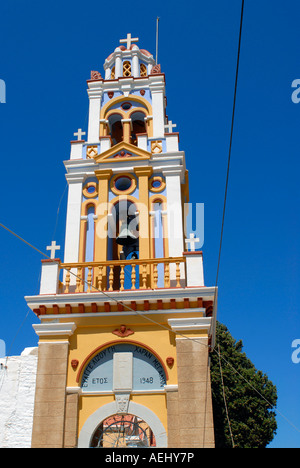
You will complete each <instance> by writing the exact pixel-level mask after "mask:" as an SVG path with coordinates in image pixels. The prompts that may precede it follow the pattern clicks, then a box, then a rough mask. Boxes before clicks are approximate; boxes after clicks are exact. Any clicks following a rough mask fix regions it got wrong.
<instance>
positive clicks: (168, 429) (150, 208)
mask: <svg viewBox="0 0 300 468" xmlns="http://www.w3.org/2000/svg"><path fill="white" fill-rule="evenodd" d="M137 42H138V38H132V37H131V34H128V35H127V38H126V39H121V40H120V45H119V46H118V47H117V48H116V49H115V50H114V52H113V53H112V54H110V55H109V56H108V57H107V59H106V60H105V63H104V76H102V74H101V73H100V72H98V71H92V72H91V77H90V79H89V80H88V81H87V88H88V89H87V93H88V98H89V121H88V129H87V132H84V131H83V130H82V129H78V131H77V132H76V133H74V136H75V137H76V138H75V139H74V140H72V141H71V153H70V158H69V159H68V160H66V161H65V163H64V164H65V168H66V179H67V182H68V186H69V191H68V205H67V219H66V234H65V246H64V259H63V262H62V261H61V259H59V258H54V257H56V256H58V254H56V249H57V248H58V247H56V245H55V244H52V246H51V248H49V249H51V259H49V260H43V261H42V276H41V286H40V294H39V295H38V296H28V297H26V301H27V303H28V305H29V307H30V308H31V309H32V310H33V311H34V312H35V313H36V315H37V316H38V317H39V319H40V323H39V324H38V325H34V328H35V331H36V333H37V335H38V336H39V360H38V374H37V384H36V400H35V413H34V424H33V435H32V446H33V447H44V448H47V447H85V448H86V447H99V448H101V447H109V446H114V447H116V446H119V447H125V446H127V447H143V446H156V447H178V448H181V447H188V448H189V447H213V446H214V430H213V418H212V404H211V389H210V373H209V351H210V349H211V346H213V345H214V331H215V318H214V314H213V309H214V300H215V298H216V291H215V288H214V287H207V286H205V284H204V275H203V259H202V252H201V251H199V250H196V248H195V247H196V243H197V242H198V241H199V239H197V238H195V236H194V234H193V233H190V232H188V233H186V232H185V217H186V209H185V206H186V204H187V203H188V201H189V186H188V185H189V182H188V171H187V168H186V162H185V153H184V151H182V150H180V149H179V134H178V133H177V132H174V131H173V129H174V128H175V127H176V125H174V124H173V123H172V121H169V119H168V117H167V112H166V88H165V75H164V73H162V71H161V66H160V65H158V64H156V63H155V60H154V59H153V56H152V55H151V53H150V52H148V51H147V50H145V49H140V48H139V47H138V46H137V44H136V43H137ZM124 427H125V430H124ZM121 428H122V430H121ZM116 444H117V445H116Z"/></svg>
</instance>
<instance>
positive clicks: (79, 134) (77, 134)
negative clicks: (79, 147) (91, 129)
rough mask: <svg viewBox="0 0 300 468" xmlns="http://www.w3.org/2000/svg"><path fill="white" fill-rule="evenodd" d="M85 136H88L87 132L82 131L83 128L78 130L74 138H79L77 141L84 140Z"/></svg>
mask: <svg viewBox="0 0 300 468" xmlns="http://www.w3.org/2000/svg"><path fill="white" fill-rule="evenodd" d="M83 135H86V133H85V132H83V131H82V128H79V129H78V132H77V133H74V136H77V140H78V141H79V140H82V137H83Z"/></svg>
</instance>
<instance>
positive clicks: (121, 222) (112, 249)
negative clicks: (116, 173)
mask: <svg viewBox="0 0 300 468" xmlns="http://www.w3.org/2000/svg"><path fill="white" fill-rule="evenodd" d="M116 182H117V186H118V189H119V190H120V189H124V190H126V188H127V187H128V184H129V182H130V179H129V178H127V177H120V178H119V179H118V180H117V181H116ZM109 219H110V223H109V235H108V242H107V259H108V260H129V259H137V258H139V233H138V214H137V208H136V205H135V204H134V203H133V202H131V201H129V200H127V199H125V200H120V201H118V202H117V203H116V204H115V205H113V207H112V211H111V216H110V218H109ZM120 271H121V269H120V267H119V266H114V282H113V289H114V290H118V289H119V287H120ZM124 274H125V289H130V287H131V284H130V282H129V281H130V278H131V270H130V266H129V265H128V266H126V267H125V269H124ZM136 275H137V278H139V268H138V267H137V269H136ZM127 286H128V287H127Z"/></svg>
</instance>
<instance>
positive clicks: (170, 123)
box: [165, 120, 177, 133]
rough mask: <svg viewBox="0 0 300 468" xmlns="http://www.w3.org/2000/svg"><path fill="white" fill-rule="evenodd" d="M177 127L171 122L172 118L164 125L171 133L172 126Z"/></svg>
mask: <svg viewBox="0 0 300 468" xmlns="http://www.w3.org/2000/svg"><path fill="white" fill-rule="evenodd" d="M175 127H177V125H176V124H173V122H172V120H170V122H168V123H167V125H165V129H166V130H168V133H173V128H175Z"/></svg>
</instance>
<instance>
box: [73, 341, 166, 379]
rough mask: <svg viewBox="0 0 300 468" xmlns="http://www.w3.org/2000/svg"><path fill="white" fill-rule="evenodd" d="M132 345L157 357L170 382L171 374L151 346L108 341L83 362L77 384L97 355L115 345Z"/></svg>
mask: <svg viewBox="0 0 300 468" xmlns="http://www.w3.org/2000/svg"><path fill="white" fill-rule="evenodd" d="M124 343H126V344H132V345H135V346H139V347H141V348H145V349H146V350H147V351H149V352H150V353H151V354H153V356H155V357H156V359H157V360H158V361H159V362H160V364H161V366H162V368H163V369H164V372H165V374H166V380H167V381H168V380H169V374H168V370H167V368H166V366H165V364H164V362H163V360H162V359H161V357H160V356H159V354H157V352H156V351H154V349H152V348H150V346H147V345H145V344H144V343H141V342H140V341H135V340H130V339H129V340H126V341H124V340H113V341H108V342H107V343H104V344H102V345H101V346H98V347H97V348H96V349H94V351H92V352H91V353H90V354H89V355H88V356H87V357H86V358H85V360H84V361H83V363H82V364H81V366H80V368H79V370H78V372H77V376H76V382H77V383H79V381H80V379H81V376H82V373H83V371H84V369H85V368H86V366H87V364H88V363H89V361H90V360H91V359H93V357H94V356H96V354H98V353H99V352H100V351H102V350H104V349H106V348H109V347H110V346H114V345H118V344H124Z"/></svg>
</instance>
